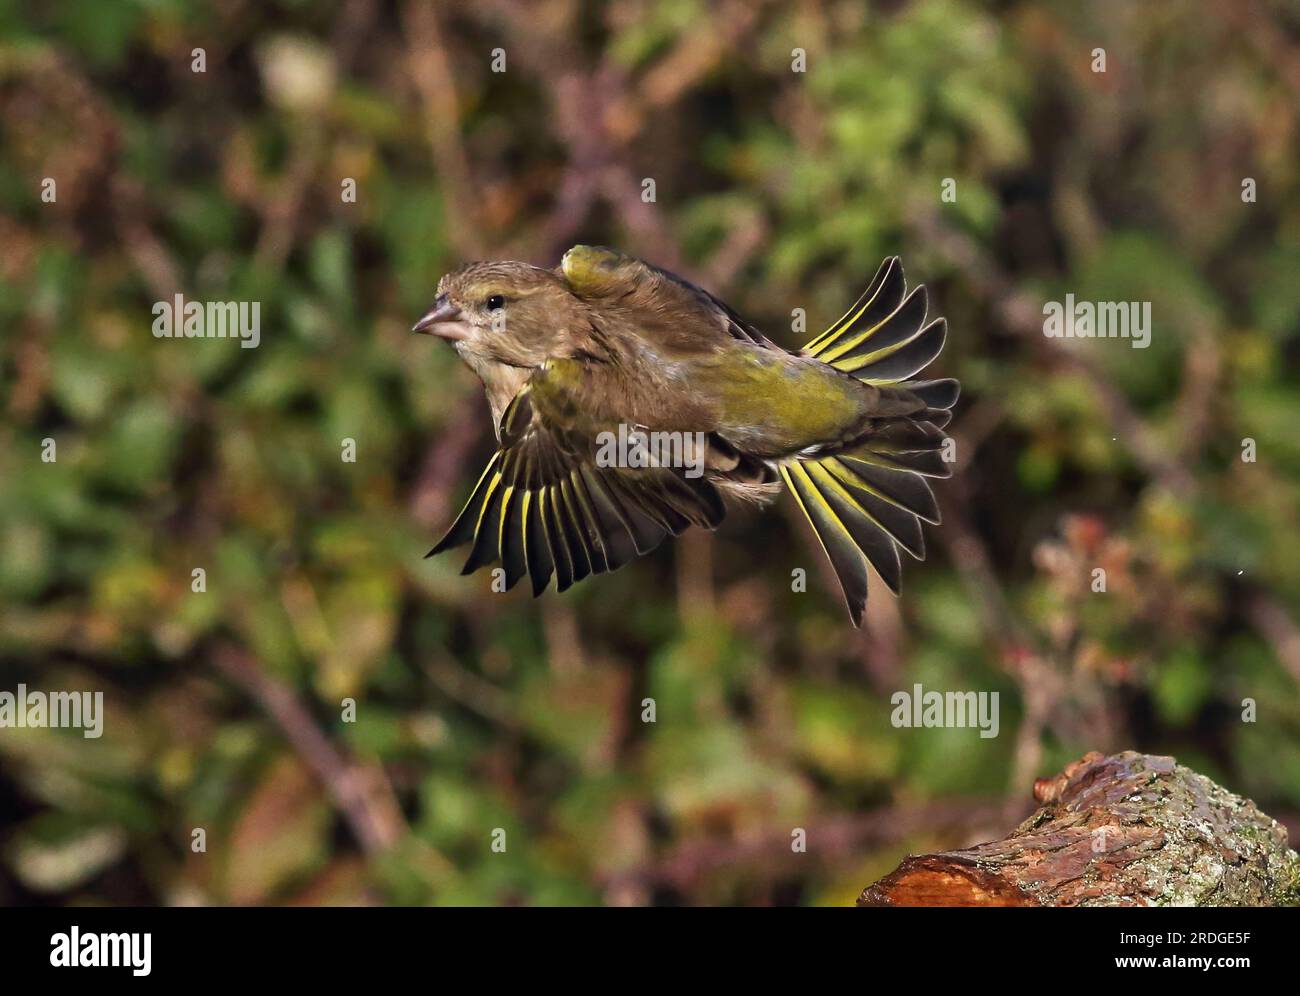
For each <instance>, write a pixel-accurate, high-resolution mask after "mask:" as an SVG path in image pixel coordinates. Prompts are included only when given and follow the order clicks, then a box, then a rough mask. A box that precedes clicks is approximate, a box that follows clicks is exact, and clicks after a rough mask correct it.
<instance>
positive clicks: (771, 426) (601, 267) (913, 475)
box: [415, 246, 958, 625]
mask: <svg viewBox="0 0 1300 996" xmlns="http://www.w3.org/2000/svg"><path fill="white" fill-rule="evenodd" d="M905 290H906V288H905V284H904V281H903V274H902V266H901V264H899V262H898V260H897V258H893V259H889V260H886V261H885V263H884V264H883V265H882V266H881V268H880V270H879V272H878V273H877V274H876V277H875V279H874V280H873V281H872V283H871V286H870V287H868V289H867V291H866V292H864V294H863V295H862V297H861V298H859V300H858V302H857V303H856V304H855V305H854V307H853V308H851V309H849V311H848V312H846V314H845V315H844V316H843V317H842V318H841V319H840V321H838V322H837V323H835V325H833V326H831V328H829V329H828V330H827V331H826V332H825V333H823V334H822V335H820V336H818V337H817V338H816V339H814V340H813V341H812V342H810V343H809V344H808V345H807V346H806V347H805V348H804V349H803V350H801V351H800V352H797V353H796V352H790V351H788V350H785V349H782V348H781V347H779V346H777V345H776V344H775V343H773V342H772V341H771V340H770V339H768V338H767V337H766V336H764V335H763V334H762V333H761V332H759V331H758V330H757V329H756V328H754V327H753V326H752V325H750V324H749V323H747V322H745V321H744V320H743V319H741V318H740V317H739V316H738V315H737V314H736V313H735V312H733V311H732V310H731V309H730V308H728V307H727V306H726V305H725V304H723V303H722V302H721V301H719V300H718V299H717V298H715V297H713V296H712V295H711V294H709V293H707V292H706V291H704V290H702V289H700V288H699V287H696V286H694V285H692V284H690V283H688V282H687V281H685V280H682V279H681V278H680V277H677V276H674V275H673V274H671V273H668V272H666V271H664V270H660V269H657V268H655V267H653V266H651V265H650V264H648V263H645V262H643V261H641V260H638V259H635V258H633V257H629V256H625V255H622V254H620V253H617V252H615V251H613V250H609V249H603V248H592V247H586V246H577V247H575V248H574V249H571V250H570V251H569V252H568V253H566V254H565V256H564V259H563V260H562V262H561V264H560V266H559V267H558V268H557V269H556V270H546V269H542V268H540V267H534V266H529V265H527V264H524V263H510V262H493V263H472V264H470V265H468V266H465V267H462V268H461V269H459V270H457V271H455V272H454V273H450V274H448V275H447V276H445V277H444V278H443V279H442V280H441V281H440V283H439V285H438V299H437V301H436V302H435V305H434V307H433V308H432V309H431V310H430V312H429V313H428V314H427V315H425V316H424V317H423V318H422V319H421V320H420V322H418V323H417V324H416V327H415V329H416V331H421V332H431V333H433V334H436V335H439V336H442V337H443V338H446V339H448V340H450V341H451V342H452V343H453V345H454V346H455V348H456V351H457V352H458V353H459V354H460V356H461V358H462V359H463V360H464V361H465V363H466V364H467V365H468V366H469V367H470V368H471V369H472V370H473V371H474V372H475V373H476V374H477V375H478V376H479V378H480V379H481V380H482V382H483V385H484V389H485V391H486V393H487V397H488V402H489V404H490V406H491V408H492V413H493V419H494V423H495V425H496V429H497V436H498V439H499V440H500V444H501V447H500V449H499V451H498V452H497V453H496V455H495V456H494V457H493V458H492V460H491V462H490V463H489V465H488V468H487V470H486V471H485V472H484V474H483V476H482V478H481V479H480V480H479V483H478V485H477V487H476V488H475V490H474V492H473V494H472V495H471V497H470V500H469V502H468V503H467V504H466V506H465V508H464V510H463V511H462V512H461V514H460V516H459V517H458V518H457V520H456V522H455V523H454V524H453V525H452V527H451V529H450V530H449V531H448V533H447V535H446V536H445V537H444V538H443V539H442V540H441V541H440V542H439V543H438V545H437V546H436V547H434V549H433V550H432V551H431V552H430V555H432V554H434V553H438V552H441V551H442V550H445V549H447V548H449V547H452V546H456V545H460V544H463V543H468V544H471V551H470V556H469V560H468V562H467V563H466V565H465V572H466V573H468V572H470V571H472V570H475V569H477V568H478V567H481V566H483V565H485V564H488V563H491V562H493V561H495V560H498V559H499V560H500V561H501V563H502V566H503V567H504V569H505V572H506V583H507V586H510V585H513V584H514V583H515V582H516V581H518V580H519V579H520V578H522V577H523V576H524V575H528V576H530V577H531V579H532V583H533V590H534V593H540V592H541V591H542V590H543V589H544V588H545V587H546V585H547V583H548V581H549V580H550V577H551V576H552V574H554V575H555V576H556V583H557V587H558V588H559V590H563V589H564V588H566V587H568V586H569V585H570V584H572V583H573V582H574V581H577V580H580V579H581V578H582V577H585V576H586V575H587V574H589V573H602V572H603V571H606V570H613V569H615V568H617V567H620V566H622V565H623V564H624V563H626V562H627V561H628V560H631V559H632V558H633V557H635V556H637V555H639V554H643V553H646V552H648V551H649V550H650V549H653V548H654V547H655V546H657V545H658V544H659V543H660V542H661V541H662V540H663V538H664V537H665V536H667V535H669V534H673V535H676V534H678V533H680V532H681V531H682V530H684V529H686V528H687V527H688V526H691V525H698V526H702V527H704V528H709V529H712V528H714V527H716V526H717V525H718V523H719V522H721V520H722V518H723V515H724V507H723V503H722V501H721V495H722V494H724V493H725V494H728V495H730V496H733V497H738V498H742V499H747V500H757V501H765V500H770V498H771V497H772V496H773V495H774V494H775V492H776V491H777V490H778V489H779V486H780V482H782V481H784V483H785V484H786V486H787V487H789V488H790V490H791V492H792V494H793V495H794V497H795V499H796V501H797V502H798V504H799V506H800V507H801V508H802V509H803V511H804V513H805V514H806V515H807V517H808V519H809V522H810V523H811V524H812V526H813V529H814V531H815V533H816V534H817V537H818V539H819V541H820V542H821V545H822V547H823V549H824V550H825V551H826V553H827V555H828V556H829V558H830V560H831V563H832V564H833V565H834V567H835V570H836V573H837V575H838V576H839V578H840V582H841V584H842V586H843V588H844V594H845V599H846V601H847V603H848V606H849V611H850V614H851V615H852V617H853V621H854V624H855V625H857V624H859V623H860V621H861V617H862V610H863V607H864V605H865V602H866V597H867V570H866V564H867V563H868V562H869V563H871V564H872V566H873V567H875V569H876V571H877V572H878V573H879V574H880V576H881V577H882V578H883V580H884V581H885V582H886V584H888V585H889V587H890V588H891V589H893V590H894V591H897V590H898V583H899V575H900V573H901V568H900V564H899V557H898V549H899V547H901V548H902V549H905V550H907V551H908V552H909V553H911V554H913V555H914V556H917V557H923V556H924V553H925V547H924V540H923V537H922V535H921V528H920V522H919V520H921V519H924V520H927V521H931V522H937V521H938V508H937V506H936V505H935V502H934V497H933V495H932V493H931V491H930V488H929V486H928V485H927V484H926V482H925V480H924V478H925V477H946V476H948V473H949V471H948V465H947V464H946V463H945V461H944V460H943V459H942V457H941V448H942V446H943V443H944V441H945V439H946V437H945V436H944V434H943V432H942V428H943V427H944V426H945V425H946V424H947V422H948V419H949V417H950V411H949V409H951V407H952V405H953V404H954V403H955V401H956V399H957V393H958V387H957V383H956V381H953V380H937V381H920V380H915V379H913V378H915V376H916V374H918V373H919V372H920V371H921V370H922V369H923V368H924V367H926V366H927V365H928V364H929V363H930V362H931V361H932V360H933V359H934V358H935V357H936V356H937V355H938V354H939V351H940V350H941V349H942V347H943V342H944V337H945V334H946V326H945V324H944V322H943V320H942V319H939V320H937V321H934V322H931V323H929V324H926V321H925V317H926V295H925V289H924V288H922V287H918V288H916V289H915V290H914V291H913V292H912V293H911V294H906V293H905ZM638 431H639V432H644V433H658V434H662V435H661V436H655V437H653V438H654V439H662V440H671V441H674V442H677V441H680V444H681V445H680V447H679V449H677V450H672V451H668V452H670V453H672V454H676V457H679V458H681V459H669V458H665V456H664V454H663V453H662V452H659V451H658V450H656V451H655V453H654V454H653V456H654V459H653V460H652V462H651V464H650V465H648V466H645V465H638V464H637V461H636V460H634V459H625V460H621V461H619V460H611V459H609V456H610V454H611V453H612V452H613V450H611V449H610V448H608V444H609V443H610V441H611V440H613V439H617V438H619V437H620V433H622V434H623V435H624V436H627V435H628V434H633V435H634V434H635V433H637V432H638ZM695 440H698V441H699V443H700V446H699V447H698V450H690V449H688V448H687V443H689V442H692V441H695ZM688 453H689V454H690V456H689V457H686V456H684V454H688Z"/></svg>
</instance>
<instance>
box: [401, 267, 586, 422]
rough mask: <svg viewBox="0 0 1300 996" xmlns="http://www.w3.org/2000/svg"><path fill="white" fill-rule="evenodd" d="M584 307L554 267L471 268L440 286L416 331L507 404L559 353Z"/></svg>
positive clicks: (452, 275)
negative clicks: (436, 340)
mask: <svg viewBox="0 0 1300 996" xmlns="http://www.w3.org/2000/svg"><path fill="white" fill-rule="evenodd" d="M581 312H582V303H581V302H580V301H579V300H578V299H577V298H575V297H574V296H573V294H572V293H570V291H569V288H568V285H567V284H566V283H565V282H564V280H563V279H562V278H561V277H560V276H558V275H557V274H556V273H555V271H553V270H544V269H542V268H541V267H537V266H530V265H529V264H527V263H514V262H492V263H470V264H468V265H466V266H463V267H461V268H460V269H458V270H454V271H453V272H451V273H448V274H447V275H446V276H444V277H443V278H442V279H441V280H440V281H438V296H437V298H436V299H435V300H434V302H433V307H432V308H430V309H429V311H428V312H427V313H426V314H425V315H424V316H423V317H422V318H421V319H420V320H419V321H418V322H416V323H415V326H414V328H413V329H412V331H414V332H422V333H426V334H428V335H436V336H439V337H440V338H443V339H446V340H448V341H449V342H450V343H451V344H452V345H453V346H454V347H455V348H456V352H457V353H458V354H459V355H460V358H461V359H462V360H464V361H465V363H466V365H467V366H469V368H470V369H471V370H473V371H474V372H475V373H476V374H478V376H479V379H480V380H482V381H483V384H484V386H485V387H486V388H487V391H488V395H489V399H491V400H493V402H494V404H493V407H494V408H495V407H496V400H497V399H496V398H495V397H494V395H496V396H504V397H505V398H506V399H507V400H508V399H509V398H510V397H513V395H514V392H515V390H517V389H518V387H519V386H520V385H521V384H522V383H523V381H524V380H526V379H527V378H528V375H529V374H530V373H531V372H532V371H533V369H534V368H536V367H538V366H541V364H542V363H544V362H545V361H546V360H547V359H548V358H549V357H552V356H557V355H561V354H562V351H563V346H564V342H565V341H566V339H567V338H568V336H569V335H570V331H571V330H572V329H574V328H576V327H577V326H578V324H579V322H580V320H581V317H582V316H581Z"/></svg>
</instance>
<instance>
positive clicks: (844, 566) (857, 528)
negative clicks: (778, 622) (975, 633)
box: [779, 257, 960, 626]
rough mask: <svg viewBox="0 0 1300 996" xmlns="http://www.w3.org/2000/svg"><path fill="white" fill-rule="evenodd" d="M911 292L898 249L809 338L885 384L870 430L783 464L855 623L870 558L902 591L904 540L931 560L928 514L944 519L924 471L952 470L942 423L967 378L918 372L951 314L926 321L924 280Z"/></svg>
mask: <svg viewBox="0 0 1300 996" xmlns="http://www.w3.org/2000/svg"><path fill="white" fill-rule="evenodd" d="M905 292H906V283H905V281H904V279H903V268H902V264H901V263H900V262H899V261H898V258H897V257H891V258H890V259H887V260H885V262H884V263H883V264H882V265H881V267H880V270H879V271H877V273H876V276H875V278H874V279H873V280H872V281H871V285H870V286H869V287H868V288H867V290H866V292H865V293H864V294H863V295H862V297H860V298H859V299H858V301H857V303H856V304H854V306H853V307H852V308H850V309H849V311H848V312H846V313H845V315H844V316H843V317H842V318H841V319H840V320H839V321H837V322H836V323H835V324H834V325H832V326H831V327H830V328H829V329H827V330H826V331H825V332H823V333H822V334H821V335H819V336H818V337H817V338H815V339H813V340H812V341H811V342H810V343H808V345H807V346H805V347H804V353H805V354H806V355H808V356H813V357H815V358H817V359H819V360H821V361H823V362H824V363H827V364H828V365H830V366H832V367H834V368H835V369H837V370H840V371H842V372H844V373H847V374H850V375H852V376H853V377H855V378H857V379H858V380H861V381H863V382H864V383H867V384H871V385H874V386H876V387H879V388H880V389H881V391H880V395H879V404H878V405H877V406H876V407H875V408H873V411H872V416H873V428H872V429H871V431H870V433H869V434H867V435H866V436H865V437H863V438H860V439H859V440H858V441H857V442H855V443H853V444H851V445H850V446H849V447H847V448H846V449H844V450H842V451H840V452H834V453H829V454H819V455H816V456H808V457H805V458H803V459H800V460H796V461H791V462H789V463H786V464H783V465H782V466H781V467H780V468H779V470H780V473H781V478H782V480H784V481H785V484H786V486H787V487H788V488H789V489H790V491H791V493H792V494H793V495H794V497H795V500H796V502H798V504H799V507H800V508H801V509H802V510H803V513H804V515H805V516H806V517H807V519H808V521H809V523H810V524H811V525H812V528H813V532H814V533H816V535H817V539H818V542H819V543H820V544H821V546H822V549H823V550H825V551H826V555H827V556H828V557H829V558H830V561H831V565H832V567H834V569H835V573H836V575H837V576H838V578H839V581H840V587H841V588H842V589H843V591H844V599H845V602H846V603H847V604H848V608H849V614H850V616H851V617H852V618H853V624H854V625H855V626H860V625H861V623H862V614H863V612H864V611H865V608H866V600H867V569H866V567H867V564H870V565H871V567H872V568H874V570H875V572H876V573H877V574H878V575H879V576H880V578H881V580H883V581H884V582H885V584H886V585H888V586H889V588H890V590H892V591H893V592H894V593H895V594H897V593H898V590H899V583H900V580H901V573H902V569H901V563H900V558H899V548H900V547H901V548H902V549H903V550H906V551H907V552H908V553H909V554H910V555H912V556H913V557H915V558H917V559H918V560H921V559H924V558H925V537H924V534H923V532H922V529H921V523H922V521H925V522H932V523H937V522H939V518H940V516H939V506H938V503H937V502H936V501H935V499H934V492H933V491H932V490H931V489H930V485H929V482H928V481H927V480H926V478H928V477H940V478H942V477H949V476H951V474H952V469H951V467H950V466H949V464H948V462H947V460H945V459H944V455H945V454H944V447H945V443H947V441H948V437H947V436H946V435H944V433H943V429H944V427H945V426H947V424H948V422H949V420H950V419H951V418H952V411H951V409H952V407H953V406H954V405H955V404H956V403H957V398H958V396H959V395H960V386H959V385H958V383H957V381H955V380H953V379H952V378H942V379H937V380H916V379H914V378H916V377H917V375H918V374H920V373H921V372H922V371H923V370H925V368H926V367H928V366H929V365H930V364H931V363H932V362H934V360H935V358H936V357H938V355H939V353H940V352H941V351H942V350H943V347H944V343H945V341H946V339H947V334H948V326H947V322H945V321H944V319H942V318H939V319H936V320H935V321H932V322H930V323H929V324H928V325H927V324H926V312H927V308H928V303H929V302H928V298H927V294H926V291H925V288H924V287H917V288H915V289H914V290H913V291H912V292H911V293H910V294H906V293H905Z"/></svg>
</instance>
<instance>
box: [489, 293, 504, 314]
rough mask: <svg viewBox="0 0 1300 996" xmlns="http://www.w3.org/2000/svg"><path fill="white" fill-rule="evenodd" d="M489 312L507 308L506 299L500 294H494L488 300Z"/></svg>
mask: <svg viewBox="0 0 1300 996" xmlns="http://www.w3.org/2000/svg"><path fill="white" fill-rule="evenodd" d="M487 306H488V311H496V310H498V309H499V308H504V307H505V306H506V299H505V298H504V297H502V296H501V295H500V294H493V295H492V296H491V297H489V298H488V299H487Z"/></svg>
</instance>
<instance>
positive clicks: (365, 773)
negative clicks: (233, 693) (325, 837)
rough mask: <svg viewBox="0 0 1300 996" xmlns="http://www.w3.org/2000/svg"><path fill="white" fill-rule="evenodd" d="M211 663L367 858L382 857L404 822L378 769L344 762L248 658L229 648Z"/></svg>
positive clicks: (281, 687) (283, 689) (285, 689)
mask: <svg viewBox="0 0 1300 996" xmlns="http://www.w3.org/2000/svg"><path fill="white" fill-rule="evenodd" d="M212 663H213V665H214V666H215V667H216V668H217V669H218V670H219V671H220V672H221V673H222V674H224V675H225V676H226V677H227V678H229V679H230V681H232V682H233V683H234V684H236V685H238V686H239V687H240V688H241V689H243V690H244V692H245V693H247V694H248V695H249V696H250V697H251V698H252V699H254V700H255V701H256V702H257V703H258V704H259V705H260V706H261V707H262V708H263V709H264V710H265V711H266V713H267V714H268V715H269V716H270V717H271V718H272V719H273V720H274V721H275V723H276V725H277V726H279V727H280V731H281V732H282V733H283V734H284V735H285V739H287V740H288V741H289V743H290V745H292V747H293V749H294V750H295V751H296V752H297V753H298V756H299V757H301V758H302V759H303V761H304V763H306V765H307V766H308V767H309V768H310V769H311V770H312V772H313V773H314V774H315V775H316V777H317V778H318V779H319V780H320V782H321V784H322V785H324V787H325V790H326V792H327V793H328V794H329V797H330V798H331V799H332V800H333V802H334V805H335V806H336V807H337V808H338V810H339V812H340V813H341V814H342V816H343V818H344V820H346V821H347V824H348V826H349V827H350V828H351V830H352V834H353V836H354V837H356V839H357V842H358V843H359V844H360V845H361V846H362V848H364V849H365V851H366V852H367V853H369V854H378V853H380V852H383V851H386V850H388V849H389V848H390V847H392V846H393V844H395V843H396V842H397V841H398V840H399V839H400V838H402V837H403V836H404V835H405V834H406V832H407V827H406V821H405V820H404V819H403V817H402V811H401V809H400V808H399V807H398V804H397V800H396V798H395V797H394V795H393V789H392V786H391V785H390V784H389V783H388V779H387V778H386V777H385V776H384V773H383V771H382V769H380V768H379V767H377V766H364V765H361V764H359V763H357V762H355V761H353V760H351V759H349V758H348V757H347V756H346V755H345V754H344V753H343V752H342V751H341V750H340V749H339V748H338V747H336V746H335V745H334V743H333V742H332V741H331V740H330V739H329V737H328V736H326V735H325V733H324V732H323V731H322V730H321V729H320V727H319V726H317V725H316V721H315V720H314V719H313V718H312V716H311V713H309V712H308V711H307V708H306V707H305V706H304V705H303V704H302V702H300V701H299V699H298V697H297V696H296V695H295V694H294V692H293V690H292V689H291V688H289V686H287V685H285V684H284V683H283V682H281V681H278V680H277V679H275V678H272V677H271V676H270V675H268V674H266V673H265V672H264V671H263V670H262V669H261V668H260V667H259V666H258V664H257V662H256V661H255V660H254V659H253V657H252V655H250V654H249V653H248V652H247V651H245V650H243V649H242V648H239V647H235V646H233V645H229V644H225V645H222V646H219V647H217V648H216V649H215V650H214V652H213V654H212Z"/></svg>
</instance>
